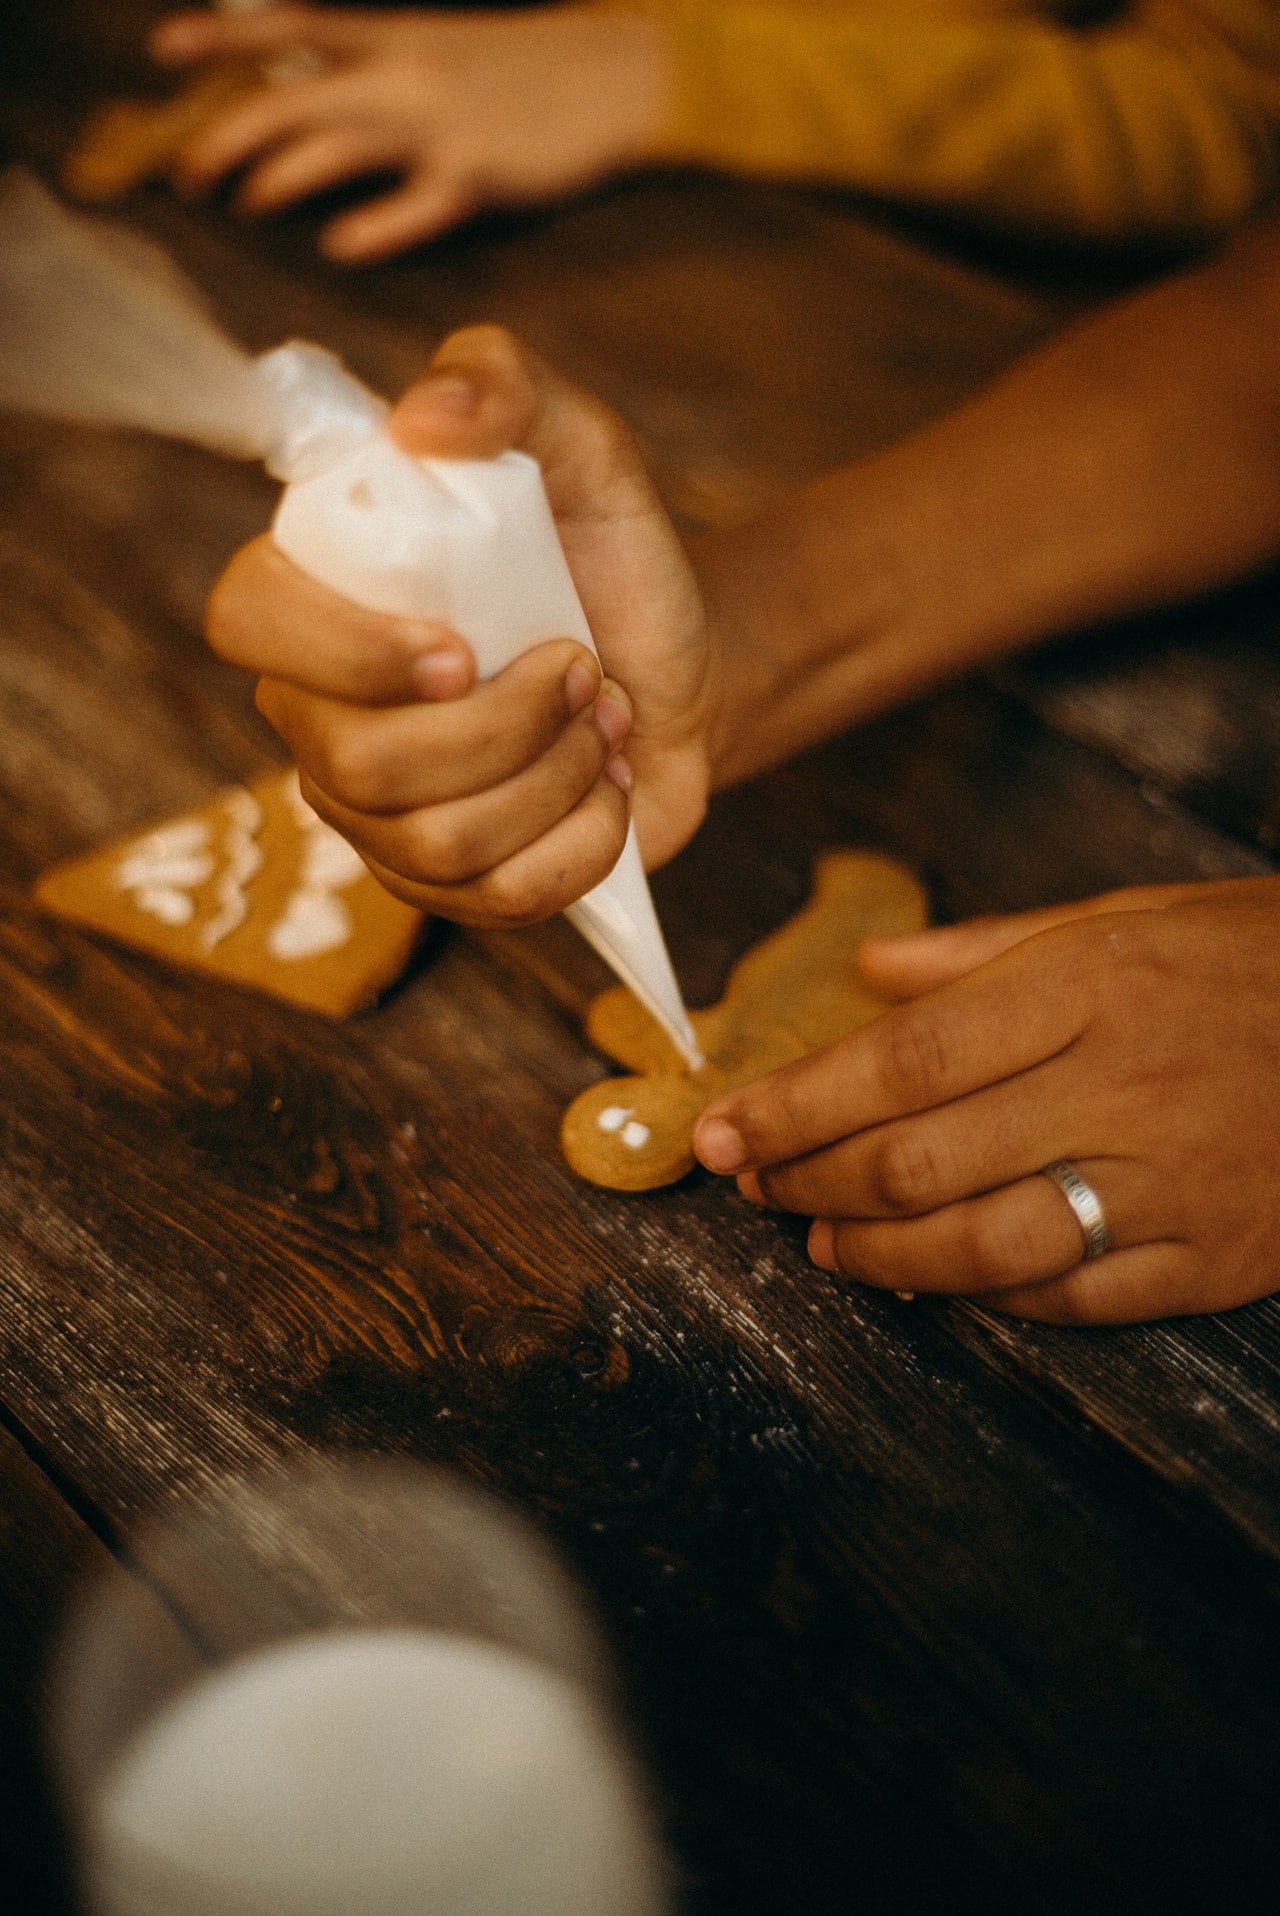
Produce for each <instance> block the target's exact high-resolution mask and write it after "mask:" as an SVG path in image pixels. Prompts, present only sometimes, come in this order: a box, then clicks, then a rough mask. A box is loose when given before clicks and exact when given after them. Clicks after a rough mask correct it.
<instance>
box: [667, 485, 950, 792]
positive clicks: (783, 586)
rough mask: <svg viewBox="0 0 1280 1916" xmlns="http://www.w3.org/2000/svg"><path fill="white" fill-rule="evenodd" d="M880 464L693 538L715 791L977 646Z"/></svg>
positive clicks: (928, 683)
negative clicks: (707, 646)
mask: <svg viewBox="0 0 1280 1916" xmlns="http://www.w3.org/2000/svg"><path fill="white" fill-rule="evenodd" d="M908 504H909V500H907V501H898V502H897V503H895V502H894V500H893V498H892V496H891V489H888V488H886V487H885V486H884V485H883V483H882V477H881V474H880V472H879V461H877V460H869V461H866V462H865V463H864V464H863V465H860V466H857V467H854V468H850V469H849V470H847V471H845V472H840V473H836V474H832V475H831V476H830V477H828V478H826V479H822V480H819V481H817V482H816V483H815V484H813V485H810V486H807V487H805V488H804V489H803V490H802V491H800V492H799V493H797V494H794V495H793V496H792V497H791V498H789V499H787V500H785V501H783V502H782V503H781V504H780V505H778V506H777V507H774V508H773V509H771V510H770V511H769V512H766V513H765V514H763V515H762V516H761V517H760V518H759V519H757V520H754V521H752V522H751V523H750V524H748V525H746V526H743V527H741V528H735V529H734V530H732V531H728V532H715V533H710V534H708V535H706V536H705V537H703V538H702V539H700V540H698V541H697V542H696V543H695V544H694V546H693V547H692V549H691V552H690V557H691V560H692V562H693V565H694V568H695V571H696V573H697V577H698V582H699V586H700V589H701V591H702V595H703V600H704V603H705V606H706V616H707V624H708V631H709V634H710V642H711V648H712V657H713V660H714V661H715V672H716V682H717V696H716V698H715V700H714V702H713V713H712V720H711V725H710V730H709V745H708V751H709V757H710V763H711V777H712V783H713V786H714V787H720V786H723V785H728V784H732V783H734V782H735V781H736V780H738V779H740V778H746V777H750V776H751V775H752V774H754V773H756V772H759V771H762V770H764V769H766V768H767V767H768V766H770V765H775V764H778V763H780V762H782V761H783V760H784V759H786V758H789V757H791V756H792V755H793V754H794V753H796V752H798V751H802V750H804V749H805V748H806V747H807V746H810V745H813V744H816V743H817V742H818V741H819V740H821V739H823V738H826V737H829V736H831V735H833V734H835V733H837V732H839V731H842V730H844V729H845V728H846V727H848V726H850V725H852V724H856V723H859V722H862V721H864V720H867V719H870V718H872V717H874V716H876V715H877V714H879V713H880V712H883V711H885V710H886V709H888V708H889V707H891V706H893V705H895V704H898V703H901V702H903V701H905V700H907V699H910V698H912V697H914V696H918V695H919V694H920V693H922V692H924V691H926V690H927V689H929V688H931V687H932V686H934V685H936V684H937V683H939V682H940V681H941V680H943V679H945V678H947V677H948V676H950V675H951V674H952V673H953V672H956V671H958V670H962V669H964V666H965V665H966V664H967V663H969V662H971V659H970V657H969V656H968V655H969V654H970V653H972V654H974V655H976V654H978V653H980V651H981V642H980V640H979V638H978V637H977V624H978V622H977V620H976V618H975V620H974V621H973V623H972V624H967V623H966V622H965V619H964V617H963V613H961V612H960V610H959V608H958V607H956V606H954V605H952V604H950V603H949V602H948V596H947V594H946V593H945V592H944V591H942V590H941V589H940V585H941V580H940V578H937V577H935V574H934V568H933V564H932V562H931V560H930V558H929V557H928V555H927V553H925V552H923V551H922V548H921V544H920V542H919V541H918V540H917V539H915V538H914V537H913V528H912V517H911V513H910V512H909V511H908V510H907V509H906V508H907V505H908Z"/></svg>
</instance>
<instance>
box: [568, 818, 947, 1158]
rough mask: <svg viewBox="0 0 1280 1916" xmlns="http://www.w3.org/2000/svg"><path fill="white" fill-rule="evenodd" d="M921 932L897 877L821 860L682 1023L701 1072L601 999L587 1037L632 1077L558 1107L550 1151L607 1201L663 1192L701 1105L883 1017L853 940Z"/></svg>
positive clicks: (913, 898) (917, 899)
mask: <svg viewBox="0 0 1280 1916" xmlns="http://www.w3.org/2000/svg"><path fill="white" fill-rule="evenodd" d="M926 922H927V909H926V905H925V899H924V894H923V892H922V891H921V889H920V886H919V885H918V883H917V882H916V880H915V879H914V878H913V877H912V875H911V873H910V872H909V871H907V870H906V869H905V867H904V866H902V865H897V864H894V863H893V862H892V861H891V860H890V859H887V858H877V857H875V856H873V855H871V854H870V853H864V852H832V853H830V854H828V856H826V857H825V858H823V859H821V860H820V861H819V863H818V868H817V872H816V874H815V879H814V889H813V896H812V897H811V898H810V900H809V903H808V904H807V905H806V906H805V908H804V910H803V911H801V912H800V913H798V915H797V916H796V917H795V918H793V919H791V920H790V921H789V923H787V924H785V925H784V926H783V927H782V928H781V930H779V931H776V932H774V933H773V934H772V935H771V936H770V937H768V938H766V939H764V940H763V941H762V942H761V943H760V944H759V945H757V946H756V947H755V949H754V950H752V951H749V952H748V953H747V955H746V957H745V958H743V959H742V960H741V962H740V963H739V964H738V965H736V966H735V967H734V970H733V972H732V974H731V976H730V979H729V984H728V988H727V990H726V991H725V994H724V997H723V998H722V999H721V1000H720V1002H719V1004H718V1005H713V1006H712V1007H711V1009H710V1010H709V1011H695V1012H694V1013H693V1014H692V1018H693V1026H694V1030H695V1031H696V1033H697V1036H698V1043H699V1044H700V1046H701V1047H702V1052H703V1056H704V1058H705V1061H706V1062H705V1063H704V1065H703V1066H702V1068H701V1069H700V1070H698V1071H690V1070H689V1068H688V1066H687V1065H686V1064H685V1062H684V1060H683V1059H682V1058H681V1057H680V1055H679V1053H678V1052H677V1051H676V1049H675V1047H674V1046H673V1045H672V1044H671V1042H670V1040H669V1039H668V1038H667V1036H666V1035H665V1033H664V1032H663V1031H662V1029H661V1027H660V1026H659V1025H658V1024H657V1023H656V1021H655V1020H654V1019H653V1018H651V1017H650V1016H649V1014H648V1012H647V1011H646V1010H645V1009H644V1007H643V1006H642V1005H641V1004H640V1003H639V1001H638V1000H637V999H635V998H633V997H632V995H631V993H630V992H629V991H624V990H622V989H621V988H615V989H614V990H611V991H606V992H604V993H603V994H602V995H601V996H600V997H599V998H597V999H596V1000H595V1001H594V1003H593V1004H592V1006H591V1009H590V1011H589V1012H588V1014H587V1035H588V1037H589V1038H590V1039H591V1041H592V1043H593V1044H595V1045H597V1046H598V1047H599V1048H600V1050H601V1051H604V1052H606V1053H607V1054H608V1055H609V1056H610V1057H611V1058H616V1059H617V1061H618V1063H619V1064H624V1065H626V1066H627V1067H628V1068H629V1070H631V1071H633V1072H635V1073H636V1074H637V1075H636V1076H634V1077H629V1078H610V1079H608V1080H607V1081H606V1082H605V1083H603V1084H596V1085H592V1087H591V1089H590V1090H589V1091H584V1092H583V1093H582V1095H581V1096H580V1097H578V1098H575V1100H574V1102H573V1103H572V1104H571V1105H570V1106H569V1109H568V1110H567V1111H566V1112H565V1114H564V1119H563V1122H562V1124H561V1127H560V1140H561V1144H562V1146H563V1148H564V1154H565V1157H566V1158H567V1159H568V1161H569V1163H570V1164H571V1165H572V1167H573V1169H574V1170H575V1171H577V1172H578V1174H579V1175H580V1176H581V1177H584V1178H588V1179H589V1180H590V1181H591V1183H593V1184H603V1185H606V1186H608V1188H609V1189H610V1190H614V1191H652V1190H655V1189H656V1188H657V1187H658V1186H659V1185H662V1184H673V1183H674V1182H675V1180H676V1179H677V1178H680V1177H683V1176H684V1174H685V1172H686V1171H689V1170H691V1169H692V1168H693V1163H694V1156H693V1147H692V1145H691V1143H690V1138H691V1136H692V1133H693V1127H694V1124H695V1123H696V1121H697V1119H698V1117H699V1115H700V1114H701V1113H702V1111H704V1110H705V1108H706V1107H707V1105H709V1104H710V1103H711V1102H712V1100H713V1099H715V1098H718V1097H719V1096H720V1095H721V1094H722V1093H723V1092H725V1091H732V1090H734V1089H735V1088H736V1087H737V1086H738V1085H741V1084H747V1083H749V1082H750V1081H751V1080H752V1079H753V1078H758V1077H761V1076H762V1075H763V1074H764V1073H765V1072H766V1071H774V1070H776V1069H777V1067H778V1066H779V1065H783V1064H787V1063H789V1062H790V1061H791V1060H792V1059H794V1058H802V1057H803V1056H804V1055H805V1054H806V1052H809V1051H814V1050H816V1049H817V1048H818V1047H819V1046H820V1045H826V1044H831V1043H833V1042H834V1040H835V1039H836V1038H839V1037H842V1036H843V1035H844V1033H845V1032H847V1031H853V1030H855V1029H856V1028H857V1026H859V1025H862V1024H866V1023H868V1022H869V1021H870V1020H871V1019H872V1018H874V1017H875V1016H876V1015H877V1014H878V1013H879V1012H881V1011H883V1010H884V1009H885V1001H884V999H882V998H878V997H877V996H876V995H875V994H874V993H873V992H871V991H869V990H868V989H867V987H866V986H865V985H864V984H863V982H862V980H861V978H860V976H859V974H858V969H857V952H858V946H859V945H860V943H861V942H862V940H863V939H864V938H870V937H873V936H881V935H885V934H889V933H892V932H901V931H918V930H920V928H921V927H922V926H923V925H924V924H925V923H926Z"/></svg>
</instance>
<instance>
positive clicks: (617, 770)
mask: <svg viewBox="0 0 1280 1916" xmlns="http://www.w3.org/2000/svg"><path fill="white" fill-rule="evenodd" d="M604 775H605V777H606V778H611V779H612V780H613V782H614V784H615V785H616V786H617V788H618V790H619V791H620V792H626V793H627V794H628V795H629V794H630V791H631V787H632V786H633V785H634V784H635V778H634V776H633V774H632V770H631V767H630V766H629V765H628V763H627V761H626V759H625V758H623V756H622V754H621V753H620V752H619V753H617V754H615V756H614V757H613V758H611V759H610V760H609V763H608V764H607V765H606V766H605V768H604Z"/></svg>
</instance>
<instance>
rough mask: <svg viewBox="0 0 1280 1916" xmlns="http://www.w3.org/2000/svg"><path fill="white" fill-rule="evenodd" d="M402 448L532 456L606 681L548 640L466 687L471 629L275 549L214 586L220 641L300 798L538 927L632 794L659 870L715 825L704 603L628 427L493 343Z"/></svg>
mask: <svg viewBox="0 0 1280 1916" xmlns="http://www.w3.org/2000/svg"><path fill="white" fill-rule="evenodd" d="M391 431H392V433H393V435H394V436H395V437H396V438H397V439H398V441H399V443H400V444H401V445H402V446H403V447H404V448H405V450H406V451H408V452H412V453H417V454H431V455H436V456H439V457H445V458H469V457H482V456H488V455H492V454H494V453H497V452H499V451H501V450H502V449H503V448H505V447H508V446H512V445H515V446H520V447H522V448H523V449H524V450H525V451H527V452H529V453H531V454H532V455H533V456H534V457H535V458H536V459H537V460H538V461H539V462H540V464H541V466H542V472H543V478H544V480H545V483H546V488H547V494H548V497H549V499H550V502H551V507H552V511H553V512H554V514H555V518H556V524H557V528H558V530H559V534H560V539H561V543H562V545H563V546H564V550H565V554H566V557H567V559H568V562H569V566H570V570H571V571H572V573H573V576H574V580H575V583H576V585H577V588H578V593H579V596H580V597H581V599H582V603H583V608H584V610H585V612H586V615H587V619H588V622H589V624H590V626H591V629H592V633H593V635H594V637H595V640H596V644H597V647H598V649H599V653H600V659H601V663H602V664H603V667H604V672H605V674H606V675H607V676H606V677H605V678H604V679H603V681H602V678H601V670H600V666H599V665H597V663H596V661H595V659H594V658H593V657H592V656H591V654H590V652H588V651H587V650H586V648H585V647H583V646H580V645H577V644H575V643H574V642H572V641H571V640H556V641H553V642H551V643H549V644H546V645H542V646H539V647H537V648H535V649H534V650H533V651H531V652H528V653H526V654H525V655H524V657H522V658H520V659H517V660H516V661H515V663H514V664H512V665H510V666H508V667H507V669H506V670H505V671H504V672H501V673H499V674H498V675H497V676H496V677H495V678H493V679H492V680H490V681H489V682H488V683H487V684H484V685H481V686H478V687H476V686H475V685H474V678H475V672H474V663H473V661H472V658H471V655H470V652H469V650H468V649H467V647H466V645H465V644H464V642H463V640H462V639H461V638H460V637H459V635H457V634H455V633H451V632H449V631H447V630H446V629H444V628H442V627H438V626H431V625H424V624H421V623H418V622H415V621H411V620H406V619H397V618H391V617H388V616H385V615H383V614H381V613H376V612H369V611H366V610H364V609H362V608H361V607H359V606H356V605H353V604H352V603H351V602H350V601H349V600H346V599H343V598H341V597H340V596H338V595H337V594H336V593H333V592H330V591H328V590H327V589H326V588H325V587H323V586H320V585H317V584H316V583H315V581H314V580H311V579H309V578H307V577H306V576H305V574H303V573H302V572H301V571H299V570H298V569H297V568H296V567H295V566H293V565H292V564H291V563H290V562H289V560H287V559H286V558H285V557H284V556H283V555H282V554H281V553H280V552H279V551H277V549H276V548H275V546H274V545H273V544H272V543H271V541H270V540H269V539H266V538H264V539H258V540H255V541H254V542H253V544H252V545H250V546H247V547H246V548H245V549H244V550H243V551H242V552H241V553H239V554H238V555H237V557H236V558H235V559H234V560H233V561H232V563H231V565H230V566H229V567H228V569H227V571H226V572H225V573H224V574H223V577H222V579H221V580H220V581H219V583H218V585H217V587H216V588H215V590H214V594H213V597H212V599H211V601H210V605H209V614H208V632H209V639H210V643H211V644H212V645H213V647H214V649H215V650H216V651H218V652H219V653H221V655H222V656H223V657H224V658H227V659H230V660H232V661H233V662H234V663H236V664H239V665H243V666H247V667H248V668H249V669H250V670H252V671H255V672H258V673H260V674H262V675H263V676H262V682H261V685H260V687H259V691H258V703H259V705H260V707H261V709H262V711H263V712H264V714H265V715H266V717H267V718H268V719H269V720H270V721H271V723H272V724H273V725H274V726H275V727H276V729H277V731H278V732H279V733H280V734H281V736H282V737H283V738H284V739H285V741H286V743H287V744H288V745H289V746H290V747H291V749H292V750H293V752H294V755H295V757H296V758H297V761H298V764H299V767H300V768H301V771H302V775H303V791H304V794H305V796H306V797H307V799H308V801H309V802H310V803H311V804H312V805H313V806H314V807H315V809H316V810H317V811H318V812H319V813H320V814H321V815H322V816H323V817H324V818H326V819H327V820H328V821H329V822H330V823H331V824H332V825H334V826H335V827H336V828H337V829H338V830H339V831H340V832H342V833H343V834H344V835H345V836H346V837H347V838H348V839H350V841H351V842H352V844H354V845H355V846H356V848H357V850H359V852H360V853H361V855H362V856H363V857H364V858H365V859H366V861H367V862H368V864H369V866H370V868H371V869H372V870H373V871H374V872H375V873H376V874H377V876H378V877H379V878H380V879H381V880H382V881H383V883H384V884H385V885H386V886H387V887H388V889H390V890H391V891H394V892H396V893H397V894H398V895H399V896H400V897H403V898H407V899H409V900H410V902H412V903H414V904H417V905H420V906H421V907H422V908H423V909H424V910H427V911H430V912H434V913H437V914H439V915H441V916H444V917H448V918H454V919H458V920H460V921H461V922H463V923H466V924H473V925H490V926H493V925H510V924H525V923H530V922H532V921H533V920H535V919H539V918H544V917H547V916H549V915H550V914H551V913H553V912H556V911H559V910H561V909H563V907H564V906H565V905H568V904H571V903H572V902H573V901H574V900H575V899H577V898H580V897H581V896H582V894H583V893H584V892H585V891H588V890H589V889H590V888H591V887H592V886H593V885H595V884H597V883H598V882H599V881H600V880H601V879H602V878H604V877H605V876H606V874H607V873H608V872H609V871H610V870H611V869H612V867H613V865H614V864H615V863H616V861H617V858H618V856H619V854H620V852H621V850H622V845H623V841H624V839H625V836H626V830H627V822H628V793H630V794H631V795H632V798H633V802H634V816H635V823H636V830H637V834H638V837H639V841H640V849H641V853H642V856H643V857H644V858H645V860H646V863H648V864H649V865H655V864H659V863H661V862H662V860H664V859H666V858H669V857H671V855H672V854H673V853H674V852H675V851H677V850H678V849H679V847H680V846H681V845H683V844H684V842H685V840H686V839H688V838H689V837H691V836H692V834H693V832H694V831H695V830H696V829H697V827H698V825H699V823H700V822H701V819H702V816H703V812H704V810H705V807H706V802H707V793H708V789H709V782H710V767H709V758H708V752H709V746H708V735H709V731H710V724H711V718H712V715H713V713H714V710H715V705H716V686H717V684H718V679H719V673H718V670H717V667H716V657H715V650H714V647H713V645H712V642H711V639H710V637H709V635H708V630H707V625H706V621H705V617H704V613H703V605H702V597H701V594H700V592H699V590H698V587H697V583H696V581H695V579H694V575H693V573H692V571H691V569H690V567H689V564H688V561H687V560H686V558H685V554H684V550H683V548H682V547H681V545H680V543H679V540H678V539H677V538H676V535H675V533H674V531H673V530H672V527H671V525H670V522H669V520H668V519H667V516H666V514H665V512H664V511H663V509H662V506H661V504H660V502H659V500H658V498H657V495H656V493H655V492H654V491H653V488H652V486H651V484H650V482H649V479H648V477H647V474H646V472H645V469H644V465H643V462H642V460H641V458H640V454H639V451H638V449H637V447H636V445H635V442H634V440H633V439H632V437H631V435H630V433H629V432H628V431H627V429H626V427H625V426H624V425H623V424H622V422H621V421H620V420H619V419H618V418H617V416H616V415H615V414H613V413H612V412H610V411H609V409H608V408H607V407H605V406H604V405H602V404H601V403H600V402H599V401H598V400H596V399H593V398H592V397H591V396H590V395H588V394H586V393H584V392H581V391H579V390H578V389H577V388H576V387H574V386H572V385H571V384H570V383H569V382H568V381H567V380H564V379H561V378H559V377H557V376H556V375H555V374H553V373H552V372H551V371H549V369H548V368H547V367H545V366H544V365H543V364H542V363H541V362H540V361H539V360H538V359H536V358H535V357H534V356H533V354H531V353H529V352H527V351H526V350H524V349H523V348H522V347H521V346H520V345H518V344H517V342H516V341H515V340H513V339H512V338H511V336H510V335H509V334H507V333H504V332H502V331H500V330H499V329H498V328H496V327H474V328H471V329H470V330H468V331H466V332H462V333H457V334H455V335H454V336H453V337H452V338H451V339H450V340H448V341H446V343H445V345H444V346H443V347H442V348H441V350H440V352H439V353H438V354H437V355H436V358H435V360H434V361H433V363H432V367H431V370H430V371H429V372H428V374H427V375H426V377H425V378H423V379H422V380H420V381H419V382H418V384H417V385H416V386H414V387H413V388H412V389H411V390H410V391H409V392H408V393H407V394H406V395H405V397H404V399H403V400H402V401H401V402H400V405H399V406H398V407H397V408H396V411H395V413H394V414H393V415H392V419H391ZM624 737H625V738H626V740H627V753H626V755H625V757H624V756H622V755H621V754H620V752H619V747H620V746H621V744H622V742H623V739H624Z"/></svg>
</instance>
